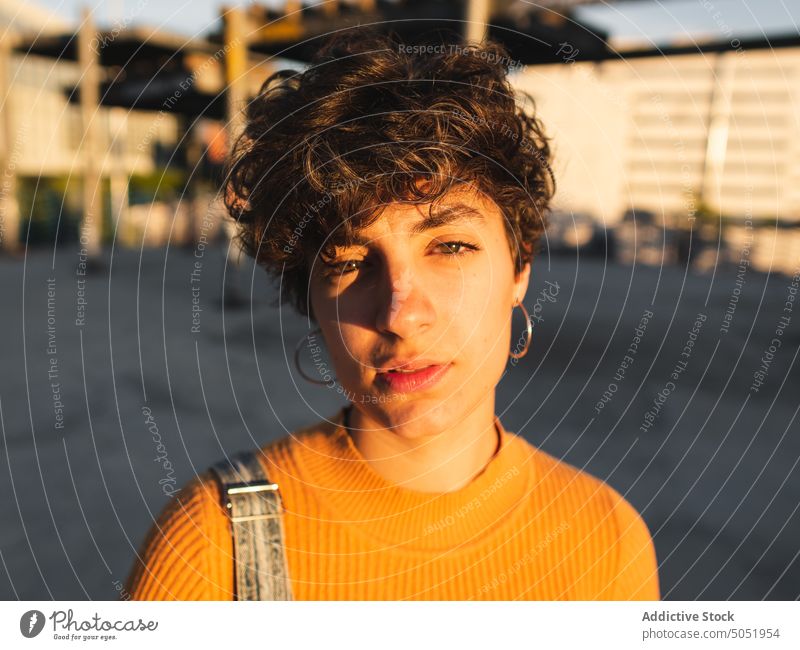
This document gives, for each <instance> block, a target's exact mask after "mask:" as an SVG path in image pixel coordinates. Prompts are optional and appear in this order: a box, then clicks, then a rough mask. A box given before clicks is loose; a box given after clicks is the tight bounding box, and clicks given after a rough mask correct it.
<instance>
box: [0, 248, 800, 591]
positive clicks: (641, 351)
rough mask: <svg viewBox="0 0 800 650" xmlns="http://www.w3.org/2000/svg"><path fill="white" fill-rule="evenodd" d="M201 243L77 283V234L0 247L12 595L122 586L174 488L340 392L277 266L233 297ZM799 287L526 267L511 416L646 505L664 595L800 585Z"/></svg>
mask: <svg viewBox="0 0 800 650" xmlns="http://www.w3.org/2000/svg"><path fill="white" fill-rule="evenodd" d="M196 252H197V249H176V248H171V249H159V248H151V249H146V250H144V251H143V252H140V251H137V250H132V249H124V250H120V249H118V250H116V251H115V252H114V253H113V256H112V255H111V251H110V250H109V249H106V250H105V251H104V257H103V259H104V263H105V267H106V268H105V269H104V270H103V269H101V270H94V271H92V270H88V271H87V275H86V276H82V275H80V274H79V271H80V270H82V269H81V267H80V266H79V260H80V257H79V252H78V250H77V249H73V248H70V247H69V246H59V247H58V249H57V252H56V253H55V255H53V252H52V249H47V248H39V249H33V250H30V251H29V252H28V253H27V254H26V255H25V256H24V257H20V258H18V259H12V258H9V257H3V258H0V291H1V292H2V299H3V305H4V310H3V315H4V318H3V319H2V336H1V337H0V341H2V343H0V346H2V348H1V350H0V352H1V355H0V356H1V358H2V365H3V372H2V373H0V415H1V416H2V420H1V421H0V424H2V447H0V450H2V455H3V458H2V463H0V491H1V492H2V493H3V494H4V495H6V498H4V499H2V500H0V520H1V521H3V526H2V527H0V560H2V563H3V570H2V571H0V598H4V599H9V598H24V599H50V598H55V599H82V598H92V599H115V598H117V594H118V588H119V585H120V583H121V582H123V581H124V579H125V577H126V575H127V572H128V570H129V568H130V566H131V563H132V561H133V558H134V549H135V548H138V546H139V544H140V543H141V541H142V539H143V536H144V534H145V532H146V530H147V528H148V527H149V526H150V524H151V521H152V518H153V517H154V516H155V515H156V514H157V513H158V512H159V511H160V510H161V508H162V507H163V506H164V505H165V504H166V503H167V501H168V500H169V499H170V498H171V496H170V494H171V493H172V492H173V491H174V490H177V489H178V488H180V486H182V485H183V484H185V483H186V482H187V481H188V480H189V479H190V478H191V477H192V476H193V475H194V474H195V473H196V472H200V471H203V470H204V469H205V468H206V467H207V466H208V465H209V464H210V463H212V462H213V461H215V460H217V459H219V458H221V457H222V456H223V455H224V454H225V453H232V452H235V451H237V450H240V449H244V448H248V447H252V446H254V445H263V444H264V443H266V442H267V441H269V440H271V439H274V438H277V437H280V436H283V435H285V434H286V433H288V432H289V431H292V430H294V429H296V428H298V427H299V426H302V425H305V424H310V423H311V422H313V421H316V420H319V419H321V418H323V417H326V416H330V415H333V414H334V413H335V411H336V409H337V408H338V407H339V405H340V404H341V403H342V402H341V401H340V400H341V396H340V395H338V393H336V391H333V390H329V389H326V388H324V387H318V386H311V385H309V384H307V383H305V382H304V381H303V380H302V379H300V378H299V377H298V376H297V375H296V373H295V371H294V370H293V369H292V362H291V359H292V354H293V352H294V347H295V344H296V343H297V341H298V339H299V338H300V337H301V336H302V335H303V334H304V333H305V332H307V331H308V326H307V324H306V322H304V320H303V319H300V318H298V317H297V316H295V315H294V314H293V312H291V310H289V309H287V308H284V309H277V308H275V307H273V306H272V302H273V298H274V295H275V290H274V288H272V287H271V286H270V285H269V284H268V283H267V280H266V277H265V276H264V274H263V271H261V270H260V269H256V270H255V271H254V269H253V266H252V264H250V263H249V262H248V263H244V264H243V265H242V267H241V269H240V271H239V274H238V276H236V277H234V278H233V280H231V281H230V282H229V287H233V286H235V287H237V288H238V289H239V291H240V292H241V294H243V295H245V296H247V297H248V301H247V302H246V303H245V304H244V305H243V306H239V307H238V308H237V307H235V306H228V307H225V308H224V309H223V303H222V301H221V289H222V286H223V262H224V260H225V257H226V251H225V250H224V249H222V248H216V247H211V246H209V247H207V248H206V249H205V250H203V251H202V255H201V257H197V255H196ZM197 262H199V266H197V264H196V263H197ZM193 271H194V272H195V275H192V273H193ZM195 278H196V280H195ZM84 279H85V283H84V282H83V280H84ZM791 281H792V279H791V277H789V276H786V275H780V274H771V275H769V274H765V273H760V272H757V271H755V270H753V269H748V270H747V271H746V273H745V274H744V276H743V282H742V276H740V277H739V283H738V284H737V269H736V268H735V267H732V268H726V269H721V268H718V269H717V271H716V273H711V272H707V273H703V274H696V273H694V272H691V273H688V274H687V273H686V272H685V270H684V268H681V267H680V266H676V265H671V266H668V267H664V268H659V267H658V266H641V265H637V266H626V265H606V263H605V262H604V260H603V259H602V258H588V257H585V256H581V257H579V258H576V257H575V256H568V255H565V256H559V257H549V258H548V256H547V253H546V252H543V253H542V254H541V256H540V257H539V258H538V260H537V261H536V264H535V265H534V271H533V277H532V283H531V287H530V290H529V292H528V296H527V299H526V305H527V307H528V309H529V311H530V312H531V313H532V314H536V316H537V319H536V322H535V324H534V342H533V345H532V349H531V352H530V353H529V354H528V356H527V357H525V358H524V359H523V360H522V361H521V362H520V363H519V365H517V366H516V367H514V366H512V365H511V364H509V366H508V371H507V373H506V376H505V377H504V378H503V380H502V382H501V384H500V386H499V389H498V403H497V413H498V414H499V415H500V417H501V419H502V421H503V423H504V425H505V426H506V428H507V429H509V430H510V431H515V432H517V433H519V434H521V435H523V436H524V437H525V438H526V439H528V440H529V441H531V442H532V443H534V444H536V445H538V446H540V447H542V448H543V449H545V450H546V451H548V452H550V453H552V454H554V455H556V456H558V457H561V458H563V459H564V460H566V461H567V462H569V463H571V464H573V465H576V466H578V467H582V468H584V469H586V470H587V471H589V472H590V473H592V474H594V475H596V476H598V477H601V478H603V479H605V480H607V481H608V482H609V483H610V484H611V485H612V486H614V487H615V488H616V489H617V490H619V491H620V492H621V493H622V494H623V495H625V496H626V498H627V499H628V500H629V501H631V503H633V505H634V506H635V507H636V508H637V509H638V510H639V511H640V512H641V514H642V516H643V517H644V519H645V521H646V522H647V524H648V526H649V528H650V530H651V533H652V534H653V537H654V540H655V543H656V549H657V554H658V559H659V563H660V578H661V586H662V597H664V598H666V599H689V600H690V599H698V598H699V599H704V600H707V599H715V600H716V599H718V600H724V599H729V598H732V599H762V598H767V599H796V598H798V597H800V587H799V586H798V585H800V562H798V561H797V555H798V544H797V540H798V539H800V514H798V512H797V510H798V507H799V506H800V469H798V467H797V465H798V459H800V435H799V434H800V425H799V424H798V421H797V411H798V398H797V396H798V394H799V393H798V388H799V387H800V371H798V368H797V353H798V349H800V345H798V344H800V305H798V303H797V302H794V303H786V301H787V296H788V295H789V294H790V292H791ZM735 290H736V291H735ZM734 291H735V293H736V295H737V297H738V300H737V302H735V303H733V309H732V308H731V307H732V302H731V296H732V295H734ZM230 304H231V305H234V304H235V303H234V301H231V303H230ZM786 304H793V306H794V307H793V308H794V311H793V312H791V311H790V312H787V311H785V310H784V307H785V305H786ZM193 307H194V311H193ZM648 312H651V313H652V316H651V317H647V316H645V318H646V322H645V321H644V320H643V316H644V315H646V314H647V313H648ZM782 316H784V317H786V316H788V318H789V322H788V324H787V325H786V326H785V327H783V328H782V333H781V334H779V335H776V330H777V329H778V328H779V327H780V323H781V317H782ZM520 321H521V319H520ZM637 328H639V330H638V333H637ZM520 329H521V322H519V321H518V320H517V319H515V321H514V337H515V338H516V336H517V335H518V334H519V332H520ZM776 336H779V337H780V341H781V343H780V345H779V347H777V348H775V352H774V353H770V357H771V358H769V359H768V361H769V362H768V363H766V366H765V352H767V353H769V349H770V345H771V341H772V340H773V339H775V338H776ZM636 339H638V342H637V343H636V350H635V351H634V353H633V354H631V353H630V350H631V346H632V343H634V341H635V340H636ZM690 343H691V344H690ZM772 345H774V344H772ZM686 350H688V354H683V355H682V352H685V351H686ZM626 356H627V357H628V360H627V361H626V360H625V359H626ZM680 362H684V363H683V364H681V365H679V363H680ZM765 367H766V372H763V371H764V368H765ZM759 369H761V370H762V373H763V374H762V375H761V379H759V381H760V382H761V383H760V385H758V386H756V385H755V384H754V373H756V372H758V371H759ZM612 385H613V386H612ZM754 388H757V390H754ZM604 393H605V397H604ZM659 395H660V396H659ZM315 414H316V415H315ZM317 416H318V417H317Z"/></svg>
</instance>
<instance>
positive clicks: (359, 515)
mask: <svg viewBox="0 0 800 650" xmlns="http://www.w3.org/2000/svg"><path fill="white" fill-rule="evenodd" d="M347 408H348V407H343V408H342V409H341V410H339V411H338V413H337V414H336V415H335V416H334V417H333V418H330V419H328V420H326V421H325V422H324V424H323V425H322V426H321V427H316V428H315V430H313V431H311V432H310V434H307V435H305V436H303V439H302V440H298V442H300V443H301V444H299V445H297V446H296V448H297V449H299V451H298V453H299V454H300V456H302V458H299V459H298V460H299V465H300V467H302V468H304V470H305V471H304V473H305V476H304V477H303V479H304V480H305V481H306V482H307V484H308V485H309V486H310V487H313V489H314V490H315V491H316V493H317V496H318V498H319V499H320V501H321V502H322V503H323V504H324V505H325V506H326V507H327V510H328V511H329V513H330V514H331V518H332V520H334V521H336V522H338V523H346V524H349V525H351V526H353V527H354V529H356V530H357V531H358V532H359V533H360V534H363V535H365V536H368V537H370V538H372V539H373V540H374V541H375V542H376V543H377V544H379V545H380V546H381V547H386V546H387V545H388V546H392V547H394V546H399V547H402V548H404V549H406V550H418V551H435V550H453V549H455V548H457V547H458V548H471V547H473V546H475V545H476V544H480V543H483V542H484V541H485V538H486V537H487V536H492V535H493V533H496V532H497V531H498V529H500V525H501V523H502V522H503V521H505V520H506V519H508V518H509V517H510V516H511V515H512V514H513V513H514V512H515V511H516V510H518V509H519V506H521V505H522V504H523V503H524V501H525V498H526V497H527V496H529V494H530V487H529V486H530V485H531V484H532V482H531V479H532V476H531V466H532V452H533V451H534V450H533V448H532V447H531V446H530V445H529V444H528V443H527V442H526V441H525V440H524V439H522V438H520V437H519V436H517V435H516V434H513V433H510V432H508V431H506V430H505V428H504V427H503V426H502V424H501V423H500V419H499V418H498V417H497V416H495V426H496V427H497V429H498V431H499V433H500V438H501V443H500V449H499V450H498V451H497V453H496V454H495V455H494V456H493V457H492V459H491V460H490V461H489V463H488V464H487V466H486V467H485V468H484V469H483V470H482V471H481V472H480V473H479V474H478V475H477V476H476V477H474V478H473V480H472V481H471V482H470V483H468V484H467V485H465V486H463V487H462V488H459V489H458V490H455V491H452V492H444V493H431V492H420V491H417V490H410V489H408V488H405V487H402V486H399V485H396V484H394V483H391V482H389V481H387V480H386V479H385V478H383V477H382V476H381V475H380V474H378V473H377V472H376V471H375V470H374V469H373V468H372V466H371V465H370V464H369V462H368V461H367V460H366V459H365V458H364V457H363V456H362V455H361V453H360V452H359V451H358V448H357V447H356V446H355V443H354V442H353V439H352V438H351V436H350V435H349V433H348V431H347V429H346V428H345V426H344V421H345V412H346V409H347Z"/></svg>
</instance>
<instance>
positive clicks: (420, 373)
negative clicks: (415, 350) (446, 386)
mask: <svg viewBox="0 0 800 650" xmlns="http://www.w3.org/2000/svg"><path fill="white" fill-rule="evenodd" d="M451 365H452V364H450V363H446V364H425V365H423V364H416V365H413V366H412V365H411V364H406V365H404V366H399V367H397V368H392V369H388V370H381V371H379V372H378V373H377V374H376V376H375V381H376V382H377V383H379V384H381V385H382V386H383V387H385V388H388V389H390V390H392V391H394V392H397V393H412V392H416V391H420V390H425V389H428V388H431V387H432V386H433V385H434V384H437V383H438V382H439V381H440V380H441V379H442V377H443V376H444V375H445V374H446V372H447V370H448V369H449V368H450V366H451Z"/></svg>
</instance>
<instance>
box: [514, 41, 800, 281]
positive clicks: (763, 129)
mask: <svg viewBox="0 0 800 650" xmlns="http://www.w3.org/2000/svg"><path fill="white" fill-rule="evenodd" d="M736 44H737V43H736V42H734V43H733V44H723V45H722V46H720V47H717V48H714V49H711V51H700V52H698V51H697V48H694V53H688V52H687V51H685V50H683V51H674V52H664V53H660V52H650V53H625V56H624V58H620V59H617V60H604V61H597V62H580V61H575V62H572V63H569V61H570V55H571V54H572V50H573V49H574V48H572V46H571V45H570V44H568V43H564V44H562V53H563V55H564V59H565V61H566V62H568V64H567V65H563V64H561V65H543V66H528V67H526V68H525V69H524V70H522V71H521V72H519V74H518V75H516V77H515V84H516V86H517V87H519V88H521V89H524V90H526V91H528V92H529V93H530V94H531V95H532V96H533V98H534V100H535V102H536V107H537V110H538V112H539V113H540V115H541V117H542V119H543V121H544V123H545V126H546V127H547V129H548V131H549V134H550V135H551V136H552V137H553V139H554V148H555V156H556V169H557V177H558V179H559V192H558V196H557V198H556V206H557V207H558V208H559V209H560V210H561V211H563V212H565V213H566V214H567V215H568V214H570V213H573V212H575V213H581V214H585V213H589V214H591V215H593V216H594V218H595V219H596V220H597V221H598V222H599V223H601V224H602V225H603V226H605V227H607V228H614V229H615V232H616V234H617V235H618V241H617V244H618V247H617V251H618V253H619V254H620V256H621V258H622V259H623V260H628V261H630V259H632V256H633V249H632V247H633V236H634V234H636V235H637V236H638V244H639V246H638V249H639V250H637V253H636V254H637V257H639V259H641V260H642V261H645V262H652V263H661V262H672V261H676V260H675V259H671V258H670V256H671V255H677V256H679V255H680V254H681V252H680V247H681V245H684V246H685V245H686V243H685V241H683V240H685V238H686V236H687V234H686V231H687V230H688V229H692V230H693V231H694V232H693V233H692V236H693V237H694V238H695V242H698V241H702V240H703V239H706V240H708V242H709V243H713V242H714V240H716V238H717V237H719V238H720V239H721V245H720V246H718V247H716V248H713V247H711V246H708V245H707V246H706V250H705V251H701V252H698V257H697V258H696V259H695V260H694V261H695V262H696V263H697V264H698V265H699V266H701V267H702V266H704V265H712V264H714V263H716V262H719V261H723V262H724V261H726V259H725V256H726V255H727V256H728V257H730V258H731V259H730V260H727V261H733V260H738V258H739V257H740V253H741V249H742V247H745V246H746V247H748V249H751V250H748V251H747V252H748V253H750V252H752V260H751V261H752V263H753V266H754V267H756V268H760V269H762V270H767V269H769V268H770V267H771V268H772V270H773V271H775V270H782V271H785V272H791V273H794V272H796V270H797V267H798V265H800V228H798V225H800V87H799V86H798V80H800V41H796V42H794V43H792V42H788V43H777V44H776V43H775V42H774V41H773V42H772V43H770V42H769V41H764V42H761V43H750V44H741V43H739V44H738V45H739V47H733V45H736ZM726 45H727V47H726ZM745 45H746V47H745ZM776 45H777V46H776ZM637 215H638V216H639V217H640V218H639V219H637V218H636V217H637ZM634 221H636V223H637V225H638V229H637V232H636V233H634V232H633V229H632V227H633V222H634ZM751 239H752V241H750V240H751ZM682 241H683V244H682V243H681V242H682ZM665 256H666V259H665Z"/></svg>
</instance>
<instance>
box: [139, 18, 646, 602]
mask: <svg viewBox="0 0 800 650" xmlns="http://www.w3.org/2000/svg"><path fill="white" fill-rule="evenodd" d="M508 62H509V58H508V56H507V53H506V52H505V50H504V49H503V48H501V47H500V46H498V45H496V44H492V43H489V44H485V45H483V46H480V47H478V46H471V47H469V48H462V47H455V46H449V45H438V46H435V47H428V48H424V47H410V46H406V45H404V44H402V43H398V42H397V41H395V40H393V39H392V38H389V37H385V36H380V35H377V34H375V33H372V32H364V31H361V32H359V33H358V34H356V35H354V36H347V35H342V36H338V37H336V38H334V39H333V40H332V41H330V42H329V43H328V44H327V46H326V47H325V48H323V49H322V50H321V51H320V52H319V54H318V55H317V57H316V60H315V61H314V62H313V63H312V65H311V66H310V67H309V69H307V70H306V71H304V72H303V73H301V74H298V73H296V72H294V71H282V72H278V73H276V74H275V75H273V76H272V77H271V78H270V79H268V80H267V82H266V83H265V84H264V87H263V88H262V92H261V93H260V95H259V96H258V97H257V98H255V99H254V100H253V101H252V103H251V104H250V106H249V108H248V115H247V126H246V129H245V131H244V133H243V135H242V137H241V139H240V140H239V142H238V143H237V145H236V147H235V148H234V152H233V154H232V156H231V161H230V175H229V177H228V182H227V184H226V205H227V206H228V209H229V211H230V213H231V215H232V217H233V218H235V219H236V220H237V221H238V223H239V228H240V237H241V241H242V243H243V246H244V247H245V249H246V250H247V251H248V252H249V253H250V254H251V255H253V256H254V258H255V259H256V261H257V262H258V263H259V264H261V265H262V266H263V267H264V268H265V269H266V270H267V271H268V272H269V273H270V274H271V275H272V276H273V277H275V278H277V279H278V280H279V281H280V286H281V292H282V297H283V299H284V301H285V302H287V303H289V304H292V305H293V306H294V307H295V308H297V310H298V311H299V312H300V313H302V314H304V315H308V316H309V317H310V318H311V320H313V321H314V322H315V323H316V325H317V326H318V330H315V331H314V332H313V333H307V334H306V336H305V338H301V343H300V344H299V346H298V349H299V350H300V352H301V353H302V354H301V355H300V358H301V361H302V362H303V363H304V365H305V366H306V370H304V371H303V372H304V373H305V374H306V375H309V373H310V375H309V376H310V378H311V379H312V381H316V382H317V383H320V384H326V385H327V386H328V387H329V388H336V389H337V390H340V392H342V393H343V394H344V395H345V396H346V397H347V398H348V400H349V402H350V404H349V405H348V406H347V407H346V408H343V409H341V410H340V411H339V412H338V413H336V414H334V415H333V416H332V417H330V418H326V419H325V420H323V421H321V422H319V423H317V424H314V425H313V426H310V427H308V428H306V429H303V430H301V431H296V432H294V433H293V434H292V435H290V436H286V437H284V438H282V439H280V440H278V441H277V442H273V443H271V444H268V445H266V446H265V447H264V448H263V456H262V457H261V459H262V460H261V462H262V465H263V468H264V470H265V471H266V473H267V475H268V476H269V479H270V480H271V481H273V482H275V483H276V484H277V485H278V486H279V490H280V495H281V497H282V500H283V506H284V508H285V512H284V514H283V518H282V520H283V524H284V530H285V538H284V544H285V546H284V548H285V552H286V562H287V566H288V572H289V576H290V579H291V590H292V593H293V595H294V598H295V599H298V600H305V599H311V600H316V599H331V600H348V599H353V600H356V599H357V600H373V599H441V600H451V599H452V600H470V599H493V600H511V599H552V600H555V599H579V600H594V599H616V600H626V599H658V598H659V590H658V573H657V565H656V556H655V552H654V548H653V543H652V540H651V538H650V534H649V532H648V529H647V526H646V525H645V524H644V522H643V521H642V519H641V518H640V517H639V515H638V514H637V513H636V511H635V510H634V509H633V507H632V506H631V505H630V504H629V503H628V502H627V501H626V500H625V499H623V498H622V497H621V496H620V494H618V493H617V492H616V491H615V490H614V489H612V488H611V487H610V486H608V485H606V484H604V483H603V482H602V481H600V480H598V479H596V478H594V477H592V476H590V475H588V474H586V473H584V472H582V471H580V470H578V469H576V468H573V467H572V466H570V465H568V464H566V463H564V462H561V461H559V460H557V459H556V458H553V457H551V456H549V455H548V454H546V453H544V452H543V451H541V450H538V449H536V448H535V447H533V446H531V445H530V444H529V443H527V442H526V441H525V440H524V439H523V438H522V437H521V436H517V435H515V434H513V433H510V432H508V431H506V430H505V429H504V427H503V425H502V424H501V423H500V421H499V419H498V418H497V416H496V415H495V413H494V409H495V386H496V385H497V383H498V382H499V380H500V378H501V376H502V374H503V372H504V369H505V366H506V363H507V362H508V359H509V357H511V358H514V359H516V358H520V357H521V356H523V355H524V354H525V353H526V352H527V349H528V345H529V343H530V338H531V330H530V322H531V321H530V318H528V316H527V312H525V311H524V306H523V304H522V300H523V297H524V296H525V292H526V289H527V287H528V281H529V276H530V269H531V262H532V260H533V256H534V253H535V251H536V247H537V243H538V241H539V239H540V237H541V235H542V233H543V228H544V215H545V212H546V210H547V207H548V203H549V201H550V199H551V197H552V194H553V191H554V182H553V179H552V174H551V172H550V165H549V159H550V150H549V147H548V144H547V139H546V138H545V136H544V134H543V130H542V126H541V124H540V122H539V121H538V119H536V118H535V117H533V116H530V115H528V114H527V113H525V112H524V111H523V110H522V109H521V108H520V107H519V106H518V105H517V103H516V101H515V97H514V92H513V90H512V88H511V86H510V84H509V82H508V80H507V78H506V74H507V71H508V70H507V63H508ZM515 309H519V310H520V311H519V314H520V315H523V316H524V317H525V318H526V325H527V330H525V331H523V335H522V336H521V337H520V342H519V343H517V344H515V345H514V346H513V347H512V344H511V341H512V333H511V323H512V313H513V311H514V310H515ZM300 334H301V333H298V335H300ZM514 340H515V341H517V337H516V336H515V337H514ZM322 343H324V346H325V348H326V349H327V351H328V354H329V358H330V359H331V362H332V368H331V369H328V368H327V367H325V366H324V365H322V364H320V363H319V354H318V348H320V347H321V344H322ZM314 359H316V360H317V370H311V371H309V370H308V368H310V367H312V365H313V364H314ZM331 370H332V371H333V373H332V374H334V375H335V378H334V377H332V376H331V373H330V371H331ZM317 371H318V372H317ZM315 373H317V374H315ZM321 390H324V389H321ZM127 590H128V591H129V592H130V593H131V595H132V597H133V598H140V599H181V600H192V599H214V600H229V599H233V598H234V597H235V596H234V572H233V546H232V541H231V524H230V520H229V516H228V513H227V512H226V510H225V508H224V507H223V504H222V496H221V491H220V487H219V486H218V485H217V483H216V481H215V480H214V478H213V477H212V476H211V474H204V475H201V476H199V477H197V478H196V479H195V480H193V481H191V482H190V483H189V484H188V485H187V486H185V487H184V489H183V490H182V491H181V493H180V494H179V495H178V496H177V497H176V498H175V499H174V501H173V502H172V503H171V504H170V506H169V507H168V508H166V509H165V511H164V512H163V513H162V514H161V517H160V519H159V521H158V522H157V525H156V526H154V527H153V529H152V530H151V532H150V534H149V536H148V538H147V540H146V542H145V544H144V547H143V552H142V553H141V559H140V561H139V562H137V564H136V566H135V567H134V570H133V571H132V573H131V576H130V578H129V581H128V585H127Z"/></svg>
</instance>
